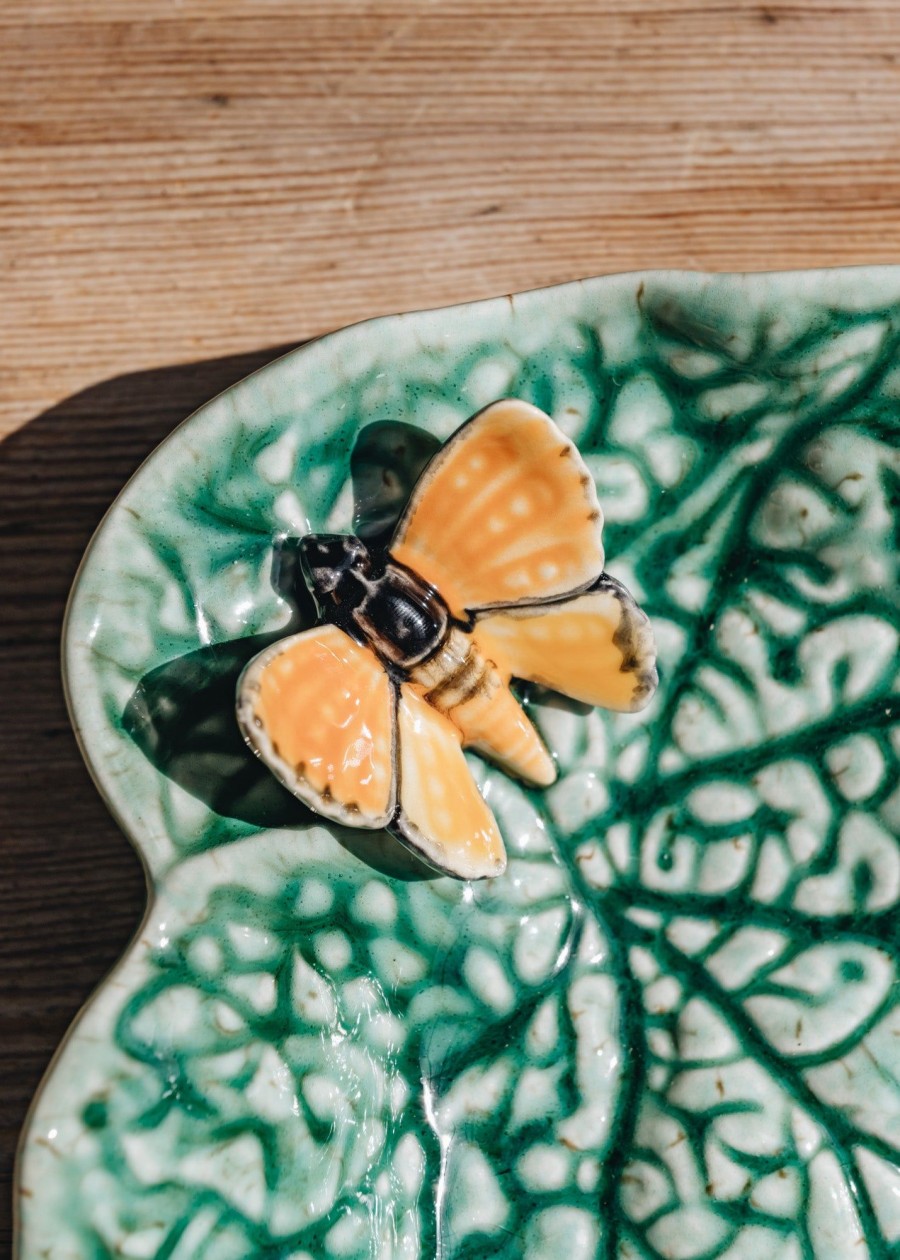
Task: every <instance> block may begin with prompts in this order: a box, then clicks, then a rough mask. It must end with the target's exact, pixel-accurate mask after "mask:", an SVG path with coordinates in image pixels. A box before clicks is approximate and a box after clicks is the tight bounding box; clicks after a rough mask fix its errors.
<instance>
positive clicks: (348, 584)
mask: <svg viewBox="0 0 900 1260" xmlns="http://www.w3.org/2000/svg"><path fill="white" fill-rule="evenodd" d="M300 564H301V566H302V568H303V576H304V578H305V579H306V583H307V585H308V586H309V589H310V590H311V591H312V593H313V595H314V596H315V600H316V603H317V604H318V605H319V607H320V609H323V610H324V609H325V608H327V607H329V606H331V607H333V606H334V605H335V604H344V603H347V604H350V605H353V604H356V603H358V602H359V600H360V598H361V597H362V595H363V593H364V589H365V587H364V584H363V583H362V582H361V581H360V579H361V578H365V577H368V575H369V574H370V573H371V571H372V561H371V558H370V556H369V551H368V548H367V547H366V545H365V543H363V542H360V540H359V539H358V538H354V537H353V535H352V534H309V535H307V537H306V538H304V539H302V541H301V543H300Z"/></svg>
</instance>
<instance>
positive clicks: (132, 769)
mask: <svg viewBox="0 0 900 1260" xmlns="http://www.w3.org/2000/svg"><path fill="white" fill-rule="evenodd" d="M501 395H515V396H518V397H521V398H525V399H529V400H531V401H533V402H535V403H536V404H537V405H539V406H540V407H542V408H544V409H545V410H547V411H548V412H550V414H552V415H553V416H554V418H555V419H556V420H557V421H558V423H559V424H560V426H561V427H562V428H563V429H564V431H565V432H566V433H567V434H569V436H570V437H572V438H573V439H574V440H575V441H576V443H577V444H578V446H579V448H580V450H581V451H582V453H583V454H584V456H585V458H586V460H587V462H588V465H589V467H590V470H591V472H592V474H593V475H594V477H595V480H596V483H597V488H598V494H599V497H600V500H601V502H602V504H603V508H604V514H605V517H606V521H607V524H606V530H605V535H604V537H605V542H606V549H607V567H608V569H609V571H610V572H611V573H612V574H613V575H614V576H616V577H618V578H620V579H621V580H623V581H624V582H626V584H627V585H628V586H629V588H630V589H631V590H632V591H633V592H634V593H635V595H636V597H637V598H638V600H639V602H640V603H641V605H642V607H644V608H645V609H646V610H647V612H648V613H649V614H650V616H651V618H652V621H653V625H654V629H655V632H656V636H657V640H658V644H659V647H660V675H661V683H660V690H659V694H658V696H657V697H656V699H655V701H654V702H653V704H652V705H651V706H650V707H649V708H648V709H647V710H646V711H645V712H644V713H642V714H640V715H638V716H619V715H611V714H606V713H599V712H590V713H582V712H580V711H575V710H573V709H572V708H562V707H559V706H557V705H556V704H554V703H553V702H552V701H551V700H549V699H548V698H547V697H546V696H544V697H541V696H540V695H534V696H532V698H531V703H530V705H529V713H530V716H532V717H533V718H534V719H535V721H536V722H537V723H538V725H539V726H540V728H541V730H542V732H543V733H544V735H545V737H546V739H547V741H548V743H550V745H551V746H552V747H553V748H554V749H555V750H556V751H557V753H558V755H559V759H560V764H561V770H562V774H561V781H560V782H559V783H558V784H557V785H555V786H554V787H553V788H552V789H550V790H549V791H547V792H540V791H534V792H531V791H526V790H524V789H523V788H521V787H520V786H517V785H516V784H514V783H513V782H512V781H511V780H509V779H508V778H506V777H505V776H504V775H503V774H502V772H500V771H496V770H493V769H490V770H489V769H487V768H486V767H485V766H484V765H483V764H481V763H478V762H477V761H475V760H473V766H475V768H476V773H477V774H478V777H479V781H480V782H481V783H482V784H483V788H484V791H485V794H486V795H487V797H488V799H489V801H490V804H491V806H492V808H493V810H494V812H495V814H496V816H497V818H498V820H499V822H500V825H501V828H502V830H503V833H504V838H505V841H506V845H507V849H508V851H509V856H510V862H509V867H508V870H507V872H506V874H505V875H504V876H503V877H502V878H501V879H498V880H495V881H489V882H487V883H485V884H483V885H461V884H458V883H456V882H454V881H452V880H448V879H443V878H424V877H423V872H422V871H421V870H420V869H418V868H416V867H414V866H412V865H411V864H410V863H409V862H408V861H407V860H405V859H403V858H402V857H401V856H399V855H398V853H397V851H396V849H395V847H394V842H392V841H391V840H390V839H389V838H387V837H379V836H362V837H360V835H359V833H350V832H341V831H340V830H338V829H337V828H329V827H328V826H324V825H322V824H321V823H319V822H316V821H314V820H313V819H312V817H311V816H310V815H309V814H308V813H305V812H304V808H303V806H302V805H300V804H299V802H297V801H295V800H294V799H293V798H292V797H289V796H288V795H287V794H286V793H284V792H283V791H282V790H281V789H280V788H278V785H277V784H274V781H273V780H271V777H270V776H268V772H267V771H265V769H264V768H263V767H260V766H258V765H255V764H253V763H252V761H248V756H249V754H247V753H246V750H245V749H244V748H243V746H242V743H241V741H240V736H239V734H238V733H237V731H236V727H235V724H234V721H233V718H232V711H233V695H234V683H235V680H236V678H237V676H238V675H239V673H240V670H241V669H242V667H243V665H244V664H245V663H246V661H247V660H248V659H250V657H251V656H253V655H254V654H255V653H256V652H258V651H259V650H260V648H261V647H263V646H265V644H266V643H268V642H270V641H272V640H273V639H274V638H275V637H276V636H281V635H283V634H284V633H285V632H286V631H287V630H288V629H289V628H290V627H292V626H299V625H301V624H303V618H304V616H305V615H306V613H305V610H304V609H303V608H302V607H300V608H297V607H296V606H294V604H293V603H292V601H291V598H290V596H291V594H292V592H294V590H295V584H294V583H293V581H292V578H291V564H292V554H293V553H292V550H291V545H290V542H289V540H290V539H291V538H294V537H296V536H297V535H299V534H301V533H304V532H307V531H309V530H323V529H329V530H332V529H333V530H337V531H345V530H348V529H350V528H351V526H352V524H353V521H352V516H353V495H352V488H351V483H350V466H351V462H352V456H353V452H354V450H357V451H358V450H359V449H360V443H363V444H364V443H365V441H366V437H365V434H366V433H367V432H368V433H371V432H372V431H371V430H367V426H369V425H371V424H373V423H375V422H379V421H398V420H399V421H404V422H407V423H409V424H412V425H414V426H416V427H417V428H418V429H420V430H423V431H425V432H426V433H427V434H431V435H434V436H437V437H438V438H443V437H445V436H446V435H447V434H448V433H450V432H452V430H453V429H454V428H455V427H456V426H457V425H458V424H459V423H460V421H461V420H462V419H464V418H465V417H466V416H467V415H469V414H471V413H472V412H473V411H475V410H476V409H477V408H478V407H481V406H483V405H485V404H486V403H488V402H490V401H491V400H492V399H494V398H496V397H498V396H501ZM898 413H900V274H898V273H897V272H896V271H891V270H877V271H868V272H843V273H841V272H837V273H816V274H811V275H801V276H797V275H794V276H791V275H785V276H775V277H750V278H733V277H716V278H705V277H699V276H690V275H675V274H673V275H646V276H643V277H641V276H638V277H633V276H632V277H629V276H626V277H616V278H612V279H606V280H597V281H591V282H588V283H585V284H578V285H571V286H566V287H564V288H561V289H557V290H550V291H545V292H538V293H533V294H528V295H525V296H523V297H517V298H515V299H514V300H509V301H507V300H503V301H499V302H492V303H484V304H480V305H478V306H475V307H470V308H460V309H454V310H447V311H438V312H432V313H427V314H419V315H412V316H408V317H403V318H400V319H396V320H388V321H380V322H378V323H374V324H370V325H364V326H361V327H358V328H354V329H350V330H347V331H344V332H342V333H339V334H337V335H335V336H334V337H332V338H328V339H326V340H324V341H322V342H319V343H316V344H315V345H312V346H310V347H308V348H307V349H305V350H301V351H299V352H297V353H296V354H294V355H292V356H290V357H289V358H287V359H285V360H282V361H281V362H280V363H277V364H274V365H272V366H271V367H270V368H267V369H265V370H264V371H263V372H261V373H259V374H258V375H257V376H255V377H253V378H251V379H250V380H248V381H246V382H244V383H242V384H241V385H239V386H237V387H236V388H235V389H234V390H232V391H230V392H229V393H228V394H227V395H225V396H223V397H222V398H220V399H217V400H216V401H215V402H213V403H211V404H210V405H209V406H208V407H207V408H205V409H204V410H203V411H201V412H200V413H199V414H198V415H197V416H195V417H194V418H193V419H192V420H191V421H190V422H189V423H188V424H187V425H186V426H184V427H183V428H182V429H181V430H179V431H178V433H176V434H175V435H174V436H173V437H172V438H171V439H170V440H169V442H168V443H167V444H166V446H165V447H164V448H163V449H162V450H161V451H160V452H159V453H158V454H157V455H156V456H154V457H153V458H152V459H151V460H150V462H149V463H148V464H147V465H145V467H144V468H143V469H142V470H141V472H140V473H139V475H138V476H137V478H136V479H135V480H134V481H133V482H132V483H131V484H130V485H129V487H128V488H127V490H126V491H125V493H124V495H123V496H122V497H121V498H120V500H119V502H118V504H117V506H116V508H115V509H114V511H113V512H112V514H111V515H110V516H109V517H108V519H107V521H106V522H105V524H104V526H103V528H102V530H101V532H100V534H99V536H98V538H97V540H96V542H95V544H94V546H93V548H92V550H91V552H90V554H89V557H88V560H87V563H86V565H85V568H84V570H83V572H82V575H81V578H80V581H79V585H78V590H77V594H76V597H75V601H74V604H73V607H72V612H71V617H70V622H69V626H68V638H67V665H68V672H69V686H70V691H71V697H72V703H73V710H74V714H75V718H76V722H77V724H78V726H79V729H80V732H81V738H82V740H83V742H84V745H85V749H86V753H87V756H88V759H89V761H90V763H91V765H92V768H93V770H94V773H95V774H96V776H97V777H98V780H99V781H100V784H101V786H102V788H103V790H104V791H105V793H106V794H107V795H108V797H109V799H110V802H111V804H112V807H113V809H114V810H115V812H116V814H117V816H118V817H119V819H120V820H121V822H122V825H123V827H124V829H125V830H126V831H127V833H128V834H129V836H130V837H131V838H132V839H133V840H134V841H135V843H136V844H137V845H138V846H139V847H140V850H141V852H142V853H143V855H144V858H145V860H146V862H147V866H148V870H149V872H150V876H151V881H152V885H153V895H152V902H151V906H150V910H149V913H148V917H147V920H146V922H145V924H144V926H143V929H142V931H141V932H140V934H139V937H138V939H137V940H136V942H135V944H134V946H133V947H132V949H131V950H130V952H129V954H128V956H127V957H126V958H125V960H124V961H123V962H122V964H121V965H120V967H119V968H118V969H117V971H116V973H115V974H114V976H113V977H112V978H111V979H110V980H109V981H108V982H107V984H106V985H105V986H104V987H103V988H102V990H101V991H100V993H99V994H98V995H97V997H96V998H95V999H94V1001H93V1003H92V1004H91V1005H90V1007H89V1008H88V1010H87V1011H86V1013H85V1014H84V1015H83V1017H82V1018H81V1020H80V1022H79V1023H78V1025H77V1027H76V1029H75V1031H74V1033H73V1034H72V1036H71V1037H70V1039H69V1041H68V1042H67V1044H66V1046H65V1048H64V1050H63V1053H62V1055H61V1057H60V1058H59V1060H58V1061H57V1063H56V1065H55V1068H54V1070H53V1072H52V1074H51V1076H50V1078H49V1080H48V1082H47V1083H46V1085H45V1087H44V1089H43V1092H42V1093H41V1095H40V1098H39V1100H38V1103H37V1106H36V1109H35V1111H34V1114H33V1116H32V1119H31V1123H30V1128H29V1131H28V1134H27V1137H26V1141H25V1144H24V1147H23V1159H22V1164H21V1171H20V1180H21V1190H22V1196H23V1197H22V1199H21V1233H20V1256H21V1257H22V1260H37V1258H38V1257H50V1258H51V1260H63V1258H65V1260H68V1258H69V1257H78V1260H84V1258H85V1257H95V1256H96V1257H100V1256H103V1257H106V1256H113V1255H117V1256H118V1255H125V1256H129V1257H156V1260H163V1258H169V1260H188V1258H193V1257H198V1258H202V1260H231V1258H232V1257H233V1258H235V1260H238V1258H240V1257H246V1256H251V1255H252V1256H266V1257H280V1258H284V1260H287V1258H288V1257H291V1258H293V1260H309V1258H310V1257H314V1258H315V1260H319V1258H320V1257H323V1258H325V1257H327V1258H330V1257H379V1258H384V1260H386V1258H387V1257H391V1258H396V1260H399V1258H401V1257H402V1258H403V1260H413V1258H416V1260H419V1258H421V1260H431V1258H432V1257H435V1256H440V1257H441V1258H442V1260H462V1257H482V1256H485V1255H492V1256H500V1257H508V1258H509V1260H513V1257H526V1258H527V1260H554V1258H555V1257H558V1256H561V1255H565V1256H566V1257H567V1258H568V1260H591V1258H592V1257H609V1258H616V1260H626V1258H629V1257H653V1258H654V1260H655V1258H657V1257H669V1258H677V1260H700V1258H701V1257H703V1258H704V1260H705V1258H710V1260H711V1258H712V1257H715V1258H716V1260H724V1258H725V1257H727V1258H728V1260H757V1258H758V1260H845V1258H846V1257H848V1256H854V1257H858V1258H859V1260H863V1258H864V1257H867V1258H871V1260H875V1258H882V1257H888V1256H892V1255H895V1254H896V1249H897V1246H898V1245H900V1148H898V1143H900V1138H898V1134H900V1085H898V1069H900V1009H898V1005H897V1002H896V996H895V995H896V992H897V956H898V932H897V929H898V909H897V908H898V897H900V851H898V844H897V833H898V830H900V788H898V765H900V701H898V681H897V647H898V629H897V622H898V587H897V571H896V552H897V543H898V529H900V526H898V511H900V458H898V435H900V424H898ZM423 440H424V439H422V438H421V435H416V434H410V440H409V442H408V444H407V451H408V452H409V451H414V448H415V447H416V443H417V442H420V441H423ZM401 481H402V478H401ZM388 489H389V490H390V489H391V487H390V485H389V486H388ZM398 493H399V492H398ZM273 539H274V540H276V545H275V547H274V552H273ZM279 540H288V541H279ZM273 554H274V563H273Z"/></svg>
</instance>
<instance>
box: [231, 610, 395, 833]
mask: <svg viewBox="0 0 900 1260" xmlns="http://www.w3.org/2000/svg"><path fill="white" fill-rule="evenodd" d="M395 709H396V696H395V692H394V687H393V684H392V683H391V681H390V679H389V677H388V675H387V673H386V672H385V669H384V666H383V665H382V664H381V663H380V662H379V660H378V658H377V657H376V656H375V655H374V653H373V652H371V651H370V650H369V649H368V648H365V647H361V646H360V645H359V644H358V643H355V642H354V641H353V640H352V639H351V638H350V637H349V636H348V635H346V634H344V632H343V631H342V630H339V629H338V628H337V627H336V626H330V625H326V626H319V627H317V628H316V629H314V630H305V631H303V633H301V634H295V635H292V636H290V637H289V638H286V639H282V640H281V641H280V642H278V643H275V644H273V645H272V647H270V648H266V649H265V651H263V652H261V653H260V654H259V655H258V656H256V657H254V659H253V660H252V661H251V662H250V664H249V665H248V666H247V668H246V669H245V671H244V673H243V674H242V676H241V680H240V682H239V684H238V721H239V722H240V724H241V728H242V730H243V732H244V736H245V738H246V739H247V741H248V743H249V744H250V746H251V747H252V748H253V750H254V751H255V752H256V753H257V754H258V755H259V756H260V757H261V758H262V760H263V761H265V763H266V764H267V765H268V767H269V769H270V770H272V771H274V773H275V774H276V775H277V777H278V778H279V779H280V780H281V781H282V783H284V785H285V787H287V788H288V789H289V790H290V791H291V792H293V793H294V795H295V796H298V797H299V798H300V799H301V800H302V801H305V802H306V804H307V805H310V806H311V807H312V808H313V809H315V810H316V811H317V812H318V813H320V814H323V815H324V816H325V817H326V818H330V819H333V820H334V821H335V822H340V823H344V824H346V825H348V826H352V827H369V828H379V827H384V826H386V825H387V824H388V823H389V822H390V820H391V818H392V816H393V813H394V809H395V805H396V772H395V738H394V732H395V725H396V716H395Z"/></svg>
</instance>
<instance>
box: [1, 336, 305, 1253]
mask: <svg viewBox="0 0 900 1260" xmlns="http://www.w3.org/2000/svg"><path fill="white" fill-rule="evenodd" d="M288 349H290V347H287V346H285V347H277V348H272V349H266V350H259V351H255V352H253V353H250V354H241V355H234V356H231V357H228V358H223V359H212V360H207V361H205V362H200V363H192V364H186V365H183V366H177V367H167V368H158V369H153V370H151V371H144V372H134V373H130V374H128V375H126V376H120V377H116V378H114V379H112V380H108V381H104V382H102V383H101V384H98V385H95V386H91V387H90V388H88V389H85V390H83V391H81V392H80V393H78V394H75V395H73V396H72V397H71V398H68V399H66V400H65V401H64V402H62V403H60V404H59V405H58V406H56V407H53V408H51V409H50V410H49V411H46V412H44V413H43V414H42V415H39V416H37V417H36V418H35V419H34V420H32V421H31V422H30V423H29V424H27V425H26V426H25V427H24V428H22V429H20V430H19V431H18V432H16V433H14V434H12V435H11V436H10V437H9V438H7V440H6V441H5V442H3V443H2V444H0V588H2V590H3V592H4V594H3V615H2V617H0V695H2V697H3V708H4V711H5V714H6V720H5V722H4V723H3V725H2V728H0V828H2V830H0V1252H2V1253H3V1254H7V1251H8V1248H9V1245H10V1238H11V1212H10V1209H11V1182H12V1171H13V1158H14V1151H15V1146H16V1142H17V1139H18V1134H19V1131H20V1129H21V1127H22V1123H23V1120H24V1118H25V1114H26V1110H27V1107H28V1104H29V1102H30V1100H31V1098H32V1096H33V1094H34V1092H35V1090H36V1088H37V1086H38V1084H39V1082H40V1080H41V1077H42V1075H43V1073H44V1071H45V1069H46V1067H47V1064H48V1062H49V1060H50V1058H51V1056H52V1054H53V1052H54V1051H55V1049H56V1047H57V1046H58V1045H59V1043H60V1041H61V1040H62V1038H63V1036H64V1035H65V1032H66V1029H67V1028H68V1027H69V1025H70V1024H71V1022H72V1019H73V1018H74V1016H75V1014H76V1013H77V1011H78V1009H79V1007H80V1006H81V1005H82V1003H83V1002H84V1001H85V1000H86V999H87V998H88V997H89V996H90V994H91V992H92V991H93V990H94V989H95V988H96V986H97V984H98V983H99V981H100V980H101V979H102V977H103V976H104V975H105V973H106V972H107V971H108V970H109V968H110V967H111V966H112V965H113V964H114V963H115V962H116V961H117V960H118V958H119V957H120V956H121V954H122V952H123V950H124V949H125V946H126V945H127V943H128V941H129V939H130V938H131V936H132V934H133V933H134V931H135V927H136V925H137V924H138V923H139V921H140V919H141V915H142V911H143V906H144V880H143V875H142V873H141V868H140V863H139V861H138V858H137V856H136V854H135V853H134V852H133V850H132V848H131V846H130V845H129V844H128V842H127V841H126V840H125V839H124V838H123V836H122V835H121V833H120V831H119V830H118V828H117V827H116V825H115V823H114V822H113V821H112V819H111V818H110V816H109V814H108V813H107V811H106V809H105V807H104V805H103V802H102V801H101V799H100V797H99V795H98V794H97V791H96V789H95V788H94V786H93V784H92V783H91V781H90V778H89V776H88V773H87V770H86V769H85V767H84V764H83V762H82V760H81V756H80V754H79V752H78V748H77V746H76V743H75V738H74V736H73V734H72V731H71V728H70V726H69V721H68V717H67V715H66V710H65V704H64V701H63V695H62V685H61V681H60V670H59V637H60V627H61V623H62V616H63V611H64V608H65V602H66V598H67V596H68V592H69V588H70V586H71V584H72V580H73V578H74V576H75V571H76V568H77V566H78V562H79V560H80V558H81V555H82V553H83V551H84V549H85V547H86V546H87V543H88V540H89V539H90V536H91V534H92V533H93V531H94V529H95V528H96V526H97V525H98V523H99V521H100V519H101V517H102V515H103V513H104V512H105V510H106V508H107V507H108V506H109V504H110V503H111V502H112V500H113V499H114V497H115V496H116V494H117V493H118V491H119V490H120V489H121V487H122V485H123V484H124V483H125V481H126V480H127V478H128V477H129V476H130V475H131V473H132V472H134V470H135V469H136V468H137V466H138V465H139V464H140V463H141V461H142V460H143V459H144V458H145V457H146V456H147V455H148V454H149V453H150V451H151V450H152V449H153V448H154V447H155V446H157V445H158V443H159V442H160V441H161V440H162V439H163V438H164V437H165V436H166V435H167V434H168V433H169V432H170V431H171V430H172V429H173V428H174V427H175V425H177V424H178V423H179V422H180V421H181V420H183V419H184V418H185V417H186V416H187V415H189V414H190V413H191V412H192V411H193V410H195V409H196V408H197V407H198V406H200V405H201V404H202V403H204V402H206V401H207V400H208V399H210V398H212V397H213V396H214V395H215V394H217V393H219V392H220V391H221V390H223V389H225V388H227V387H228V386H229V385H232V384H234V383H235V382H236V381H238V380H240V379H241V378H242V377H244V376H247V375H248V374H249V373H250V372H253V371H255V370H256V369H257V368H259V367H261V366H262V365H263V364H265V363H267V362H269V361H270V360H271V359H273V358H275V357H276V356H277V355H279V354H281V353H284V352H285V351H286V350H288ZM3 1243H6V1246H3V1245H2V1244H3Z"/></svg>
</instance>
